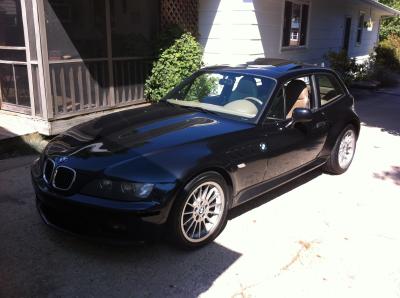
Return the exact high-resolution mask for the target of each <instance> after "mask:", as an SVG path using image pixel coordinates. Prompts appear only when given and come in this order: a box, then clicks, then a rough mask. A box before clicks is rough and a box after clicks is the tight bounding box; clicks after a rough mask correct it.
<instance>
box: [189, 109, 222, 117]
mask: <svg viewBox="0 0 400 298" xmlns="http://www.w3.org/2000/svg"><path fill="white" fill-rule="evenodd" d="M186 108H187V109H188V110H193V111H198V112H202V113H205V114H211V115H215V116H219V114H218V113H217V112H214V111H210V110H206V109H203V108H200V107H186Z"/></svg>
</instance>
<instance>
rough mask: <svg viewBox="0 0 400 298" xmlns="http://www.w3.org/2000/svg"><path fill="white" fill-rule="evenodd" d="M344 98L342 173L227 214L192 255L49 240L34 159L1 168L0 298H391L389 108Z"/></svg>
mask: <svg viewBox="0 0 400 298" xmlns="http://www.w3.org/2000/svg"><path fill="white" fill-rule="evenodd" d="M383 92H392V93H394V94H399V95H400V89H399V88H397V89H386V90H383ZM354 95H355V97H356V110H357V112H358V113H359V115H360V117H361V119H362V122H363V125H362V130H361V136H360V138H359V141H358V144H357V150H356V155H355V159H354V161H353V164H352V166H351V168H350V169H349V171H348V172H346V173H345V174H343V175H340V176H331V175H328V174H325V173H323V172H322V171H320V170H319V169H317V170H314V171H312V172H310V173H308V174H306V175H304V176H302V177H300V178H298V179H296V180H294V181H292V182H290V183H288V184H286V185H284V186H282V187H280V188H277V189H275V190H273V191H271V192H269V193H267V194H265V195H263V196H260V197H258V198H256V199H254V200H252V201H251V202H249V203H246V204H244V205H241V206H239V207H237V208H235V209H233V210H231V212H230V213H229V222H228V225H227V227H226V229H225V231H224V232H223V233H222V234H221V235H220V236H219V237H218V238H217V239H216V241H214V242H213V243H212V244H210V245H208V246H207V247H205V248H203V249H200V250H198V251H195V252H182V251H179V250H176V249H174V248H172V247H170V246H168V245H166V244H164V243H163V242H156V243H147V244H144V245H142V246H136V247H110V246H103V245H99V244H96V243H90V242H87V241H84V240H80V239H76V238H73V237H70V236H67V235H64V234H62V233H60V232H57V231H54V230H52V229H50V228H48V227H47V226H45V224H44V223H43V222H42V220H41V218H40V217H39V215H38V214H37V212H36V209H35V205H34V194H33V190H32V187H31V185H30V178H29V164H30V162H31V161H33V159H34V158H35V157H34V156H30V157H21V158H16V159H13V160H5V161H0V297H165V296H171V297H219V298H223V297H338V296H340V297H399V296H400V229H399V227H400V216H399V215H398V214H399V210H400V157H399V149H400V122H399V120H400V117H399V115H400V96H396V95H388V94H384V93H373V92H359V93H356V94H354Z"/></svg>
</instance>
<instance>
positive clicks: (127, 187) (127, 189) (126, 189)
mask: <svg viewBox="0 0 400 298" xmlns="http://www.w3.org/2000/svg"><path fill="white" fill-rule="evenodd" d="M121 190H122V192H123V193H126V194H129V195H133V194H134V193H135V185H134V184H133V183H130V182H122V183H121Z"/></svg>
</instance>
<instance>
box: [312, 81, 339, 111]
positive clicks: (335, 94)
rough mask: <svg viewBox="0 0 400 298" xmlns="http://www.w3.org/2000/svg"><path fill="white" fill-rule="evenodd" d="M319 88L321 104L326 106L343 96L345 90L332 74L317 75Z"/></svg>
mask: <svg viewBox="0 0 400 298" xmlns="http://www.w3.org/2000/svg"><path fill="white" fill-rule="evenodd" d="M316 77H317V88H318V89H319V95H320V104H321V106H324V105H326V104H328V103H330V102H332V101H334V100H335V99H337V98H339V97H341V96H342V95H343V94H344V92H343V89H342V87H341V86H340V84H339V82H338V81H337V80H336V79H335V78H334V77H333V76H331V75H328V74H324V75H321V74H320V75H316Z"/></svg>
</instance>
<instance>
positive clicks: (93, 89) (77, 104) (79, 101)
mask: <svg viewBox="0 0 400 298" xmlns="http://www.w3.org/2000/svg"><path fill="white" fill-rule="evenodd" d="M152 65H153V59H148V58H143V57H139V58H137V57H132V58H114V59H113V80H112V81H111V82H110V78H109V74H110V72H109V64H108V59H107V58H103V59H84V60H81V59H71V60H57V61H49V71H50V85H51V96H52V103H53V114H54V118H57V117H61V116H64V115H67V114H71V113H79V114H80V113H85V112H89V111H92V110H96V109H102V108H105V107H112V106H114V103H115V106H118V105H124V104H135V103H140V102H144V101H145V98H144V90H145V82H146V79H147V77H148V76H149V74H150V73H151V68H152Z"/></svg>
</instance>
